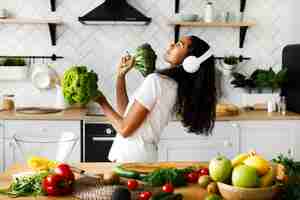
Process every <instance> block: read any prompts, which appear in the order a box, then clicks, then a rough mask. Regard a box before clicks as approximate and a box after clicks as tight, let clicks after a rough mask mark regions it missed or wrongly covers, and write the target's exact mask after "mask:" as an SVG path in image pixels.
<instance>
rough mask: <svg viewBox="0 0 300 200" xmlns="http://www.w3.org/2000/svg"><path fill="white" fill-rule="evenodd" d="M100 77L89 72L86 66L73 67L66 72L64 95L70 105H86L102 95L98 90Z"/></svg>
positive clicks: (63, 83) (63, 82)
mask: <svg viewBox="0 0 300 200" xmlns="http://www.w3.org/2000/svg"><path fill="white" fill-rule="evenodd" d="M97 82H98V75H97V74H96V73H95V72H93V71H90V72H89V71H88V70H87V67H86V66H73V67H71V68H70V69H68V70H67V71H65V73H64V76H63V81H62V85H63V94H64V98H65V100H66V101H67V102H68V103H69V104H70V105H72V104H75V103H80V104H82V105H86V104H87V103H88V102H89V101H90V100H91V99H92V98H94V97H96V96H97V95H100V94H101V92H100V91H99V90H98V84H97Z"/></svg>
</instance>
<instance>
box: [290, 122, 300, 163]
mask: <svg viewBox="0 0 300 200" xmlns="http://www.w3.org/2000/svg"><path fill="white" fill-rule="evenodd" d="M292 132H293V135H294V139H293V145H292V146H293V147H292V150H291V153H292V155H293V157H294V159H295V160H296V161H300V121H298V120H295V121H292Z"/></svg>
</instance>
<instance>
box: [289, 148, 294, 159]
mask: <svg viewBox="0 0 300 200" xmlns="http://www.w3.org/2000/svg"><path fill="white" fill-rule="evenodd" d="M287 153H288V155H289V157H293V155H294V152H293V149H292V148H289V149H288V152H287Z"/></svg>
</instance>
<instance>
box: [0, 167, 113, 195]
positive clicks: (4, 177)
mask: <svg viewBox="0 0 300 200" xmlns="http://www.w3.org/2000/svg"><path fill="white" fill-rule="evenodd" d="M112 166H113V164H112V163H80V164H78V167H80V168H82V169H86V170H88V171H90V172H95V173H105V172H109V171H111V169H112ZM24 171H30V169H28V168H27V167H24V166H22V165H18V164H16V165H14V166H12V167H11V168H10V169H9V170H7V171H6V172H5V173H2V174H0V188H3V187H7V186H9V185H10V183H11V180H12V177H11V175H12V174H15V173H18V172H24ZM8 199H14V200H31V199H32V200H33V199H34V200H47V199H51V200H78V199H77V198H75V197H71V196H65V197H51V198H50V197H47V196H38V197H19V198H17V199H16V198H9V197H7V196H4V195H0V200H8Z"/></svg>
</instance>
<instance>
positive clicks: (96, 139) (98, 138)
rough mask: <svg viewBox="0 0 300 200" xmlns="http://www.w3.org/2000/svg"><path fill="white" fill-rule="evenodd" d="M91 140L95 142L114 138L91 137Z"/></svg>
mask: <svg viewBox="0 0 300 200" xmlns="http://www.w3.org/2000/svg"><path fill="white" fill-rule="evenodd" d="M92 140H93V141H95V142H98V141H114V138H111V137H110V138H105V137H92Z"/></svg>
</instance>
